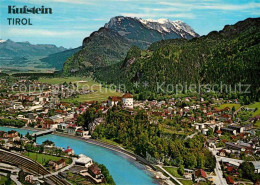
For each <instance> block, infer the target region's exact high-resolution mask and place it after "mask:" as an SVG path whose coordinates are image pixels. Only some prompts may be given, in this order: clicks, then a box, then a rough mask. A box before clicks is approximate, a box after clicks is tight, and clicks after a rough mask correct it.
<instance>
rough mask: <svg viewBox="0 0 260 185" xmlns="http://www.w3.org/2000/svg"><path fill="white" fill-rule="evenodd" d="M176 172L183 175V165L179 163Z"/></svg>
mask: <svg viewBox="0 0 260 185" xmlns="http://www.w3.org/2000/svg"><path fill="white" fill-rule="evenodd" d="M177 172H178V174H179V175H180V176H183V175H184V166H183V165H180V166H179V168H178V170H177Z"/></svg>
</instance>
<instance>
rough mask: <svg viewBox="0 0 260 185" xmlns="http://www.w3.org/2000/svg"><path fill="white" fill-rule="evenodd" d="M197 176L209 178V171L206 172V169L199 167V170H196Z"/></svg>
mask: <svg viewBox="0 0 260 185" xmlns="http://www.w3.org/2000/svg"><path fill="white" fill-rule="evenodd" d="M195 176H196V177H197V178H199V177H202V178H204V179H206V178H207V173H206V172H205V171H204V170H202V169H199V170H197V171H196V172H195Z"/></svg>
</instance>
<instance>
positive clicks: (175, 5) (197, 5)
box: [158, 2, 260, 11]
mask: <svg viewBox="0 0 260 185" xmlns="http://www.w3.org/2000/svg"><path fill="white" fill-rule="evenodd" d="M158 4H161V5H167V6H172V7H168V8H166V9H161V10H168V11H170V10H171V9H172V8H173V10H176V8H178V9H179V10H185V9H186V8H187V9H190V10H192V9H209V10H247V9H254V8H259V7H260V3H247V4H225V3H222V4H217V3H192V4H191V3H189V2H185V3H172V2H158Z"/></svg>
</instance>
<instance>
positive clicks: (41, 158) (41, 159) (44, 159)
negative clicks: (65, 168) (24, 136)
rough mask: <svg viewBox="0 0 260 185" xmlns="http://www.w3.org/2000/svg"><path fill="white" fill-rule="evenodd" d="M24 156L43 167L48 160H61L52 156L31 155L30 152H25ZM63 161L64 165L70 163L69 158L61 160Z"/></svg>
mask: <svg viewBox="0 0 260 185" xmlns="http://www.w3.org/2000/svg"><path fill="white" fill-rule="evenodd" d="M24 155H25V156H27V157H29V158H31V159H32V160H34V161H37V162H38V163H40V164H42V165H43V166H45V165H46V164H47V163H48V162H49V161H50V160H52V161H58V160H60V159H61V157H56V156H52V155H46V154H39V153H32V152H26V153H24ZM63 159H65V162H66V164H69V163H71V160H70V159H69V158H63Z"/></svg>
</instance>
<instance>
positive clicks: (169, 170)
mask: <svg viewBox="0 0 260 185" xmlns="http://www.w3.org/2000/svg"><path fill="white" fill-rule="evenodd" d="M163 168H164V169H165V170H166V171H167V172H169V173H170V174H171V175H172V176H174V177H177V178H182V176H180V175H179V174H178V172H177V170H178V168H175V167H163Z"/></svg>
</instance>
